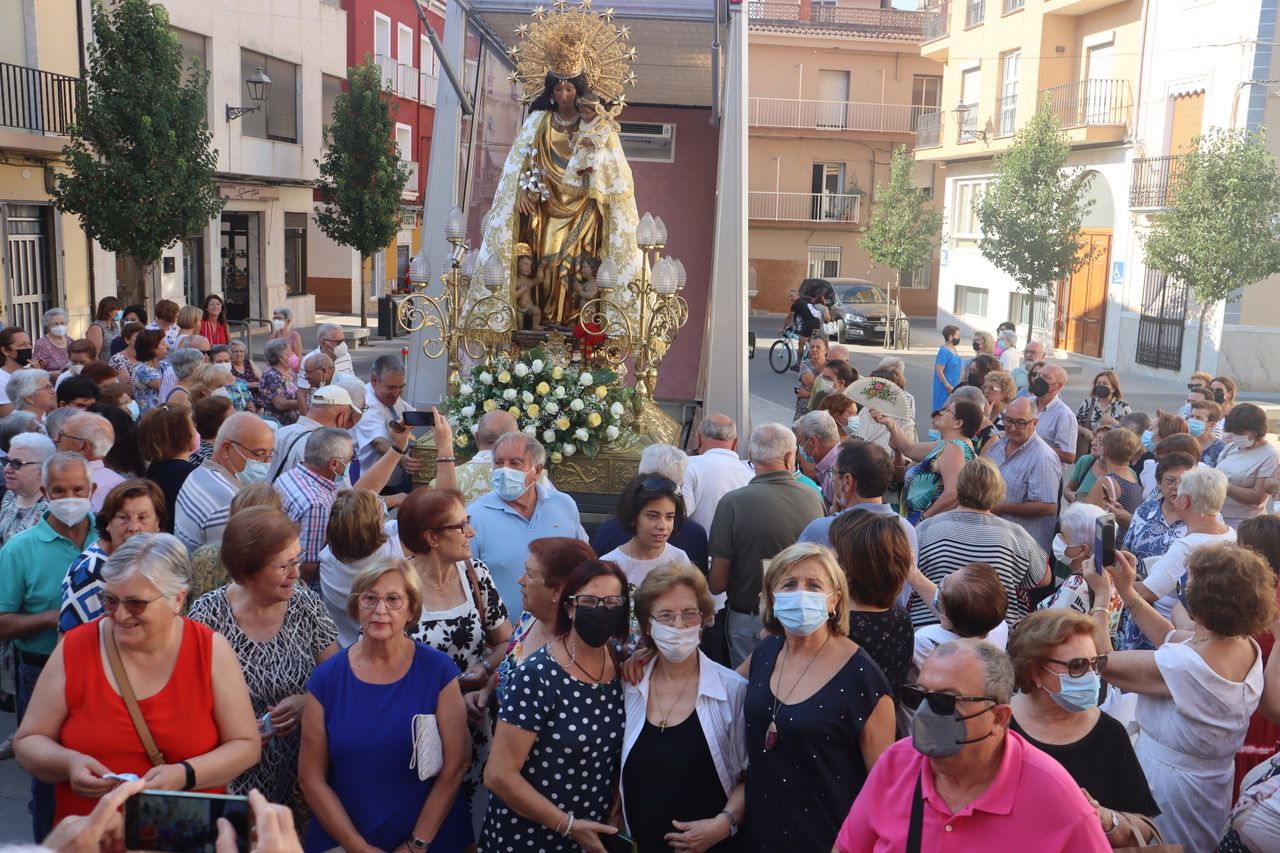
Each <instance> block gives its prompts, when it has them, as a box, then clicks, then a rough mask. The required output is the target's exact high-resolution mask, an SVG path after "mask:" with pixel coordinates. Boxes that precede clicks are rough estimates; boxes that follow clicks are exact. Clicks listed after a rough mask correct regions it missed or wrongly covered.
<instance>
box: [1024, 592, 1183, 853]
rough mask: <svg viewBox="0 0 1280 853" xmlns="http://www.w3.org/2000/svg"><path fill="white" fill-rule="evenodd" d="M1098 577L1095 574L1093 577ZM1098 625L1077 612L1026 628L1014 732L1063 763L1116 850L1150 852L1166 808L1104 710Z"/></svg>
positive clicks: (1029, 621) (1045, 617) (1037, 617)
mask: <svg viewBox="0 0 1280 853" xmlns="http://www.w3.org/2000/svg"><path fill="white" fill-rule="evenodd" d="M1089 571H1092V568H1090V569H1089ZM1095 630H1096V625H1095V624H1094V621H1093V620H1092V619H1090V618H1089V617H1088V616H1086V615H1084V614H1083V613H1078V612H1076V611H1074V610H1065V609H1056V610H1040V611H1037V612H1035V613H1032V614H1031V615H1030V616H1028V617H1027V618H1026V619H1023V620H1022V621H1021V622H1019V623H1018V628H1017V630H1016V631H1014V632H1013V635H1012V636H1011V637H1010V639H1009V657H1010V658H1012V660H1013V671H1014V673H1015V679H1016V682H1017V685H1018V692H1017V693H1015V694H1014V696H1013V701H1012V702H1011V705H1012V706H1013V719H1012V720H1011V721H1010V723H1009V728H1010V730H1012V731H1015V732H1017V733H1018V734H1020V735H1022V736H1023V737H1024V738H1025V739H1026V740H1027V741H1028V742H1029V743H1030V744H1031V745H1032V746H1034V747H1036V748H1038V749H1041V750H1043V751H1045V752H1047V753H1048V754H1049V755H1051V756H1052V757H1053V758H1055V759H1057V761H1058V763H1059V764H1061V765H1062V766H1063V767H1064V768H1066V770H1067V772H1068V773H1070V774H1071V778H1072V779H1075V780H1076V784H1078V785H1079V786H1080V787H1081V788H1082V789H1084V792H1085V796H1086V797H1087V798H1088V799H1089V801H1090V803H1091V804H1092V805H1093V806H1094V808H1095V809H1097V811H1098V820H1099V821H1101V824H1102V831H1103V833H1104V834H1105V835H1106V836H1107V840H1108V841H1110V842H1111V846H1112V847H1136V846H1139V845H1145V844H1146V843H1147V842H1148V841H1150V840H1151V839H1152V837H1153V836H1154V835H1155V827H1154V825H1153V824H1152V823H1151V819H1152V818H1154V817H1155V816H1156V815H1158V814H1160V808H1159V806H1157V805H1156V801H1155V800H1154V799H1152V797H1151V789H1150V788H1148V787H1147V777H1146V775H1145V774H1144V773H1143V772H1142V766H1141V765H1140V764H1139V763H1138V758H1137V756H1136V755H1134V753H1133V744H1132V743H1130V741H1129V734H1128V732H1126V731H1125V728H1124V726H1123V725H1122V724H1121V723H1120V722H1119V721H1117V720H1116V719H1115V718H1113V717H1111V716H1108V715H1107V714H1104V713H1102V712H1101V711H1099V710H1098V694H1099V690H1100V688H1101V686H1102V680H1101V678H1100V674H1101V673H1102V672H1103V671H1104V669H1105V667H1106V664H1107V656H1106V655H1100V654H1098V647H1097V645H1096V644H1095V643H1094V640H1093V635H1094V632H1095Z"/></svg>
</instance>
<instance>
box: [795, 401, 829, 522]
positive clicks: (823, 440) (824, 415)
mask: <svg viewBox="0 0 1280 853" xmlns="http://www.w3.org/2000/svg"><path fill="white" fill-rule="evenodd" d="M791 428H792V429H793V430H794V431H795V434H796V448H797V449H798V450H799V451H800V470H801V471H803V472H804V474H805V476H807V477H811V478H812V479H813V480H814V482H816V483H817V484H818V485H819V486H820V487H821V488H822V499H823V500H824V501H825V502H826V504H827V506H831V505H832V504H833V503H835V488H834V487H833V485H832V483H831V468H832V466H833V465H835V464H836V454H838V453H839V452H840V427H838V426H837V425H836V421H835V418H833V417H831V414H830V413H829V412H809V413H808V414H806V415H804V416H803V417H801V418H800V420H798V421H796V422H795V423H794V424H793V425H792V427H791Z"/></svg>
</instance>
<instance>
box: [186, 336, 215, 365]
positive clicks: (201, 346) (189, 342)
mask: <svg viewBox="0 0 1280 853" xmlns="http://www.w3.org/2000/svg"><path fill="white" fill-rule="evenodd" d="M178 349H194V350H199V351H200V352H201V353H203V354H204V360H205V361H208V360H209V350H211V349H213V344H211V343H209V339H208V338H206V337H205V336H204V335H187V338H186V340H184V341H183V342H182V343H181V345H179V347H178Z"/></svg>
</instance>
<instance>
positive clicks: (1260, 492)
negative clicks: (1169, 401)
mask: <svg viewBox="0 0 1280 853" xmlns="http://www.w3.org/2000/svg"><path fill="white" fill-rule="evenodd" d="M1214 381H1217V380H1214ZM1223 408H1226V407H1225V406H1224V407H1223ZM1223 428H1224V430H1225V432H1224V433H1223V436H1222V437H1223V438H1224V439H1226V440H1227V442H1228V444H1227V446H1226V448H1224V449H1223V451H1222V452H1221V453H1220V454H1218V461H1217V462H1216V463H1215V464H1214V466H1213V467H1214V468H1216V469H1217V470H1219V471H1221V472H1222V473H1223V474H1225V475H1226V476H1227V483H1228V485H1227V499H1226V501H1225V502H1224V503H1223V505H1222V519H1223V521H1225V522H1226V523H1227V524H1229V525H1231V526H1232V527H1238V526H1239V525H1240V522H1242V521H1244V520H1245V519H1246V518H1253V517H1254V516H1257V515H1261V514H1262V512H1263V504H1264V503H1266V500H1267V479H1268V478H1269V477H1271V476H1273V475H1274V474H1275V473H1276V469H1277V462H1278V461H1280V455H1278V454H1277V452H1276V448H1275V446H1274V445H1272V444H1271V443H1270V442H1268V441H1267V433H1268V432H1269V430H1268V428H1267V413H1266V412H1264V411H1263V410H1262V409H1261V408H1259V407H1258V406H1255V405H1254V404H1253V403H1239V404H1237V405H1236V406H1235V407H1234V408H1233V409H1232V410H1231V413H1230V414H1228V415H1227V417H1226V420H1225V421H1224V422H1223Z"/></svg>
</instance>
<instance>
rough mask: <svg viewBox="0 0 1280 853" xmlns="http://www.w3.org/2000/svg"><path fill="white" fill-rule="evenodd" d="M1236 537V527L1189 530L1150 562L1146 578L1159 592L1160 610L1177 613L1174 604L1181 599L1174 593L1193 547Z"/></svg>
mask: <svg viewBox="0 0 1280 853" xmlns="http://www.w3.org/2000/svg"><path fill="white" fill-rule="evenodd" d="M1235 541H1236V531H1235V529H1234V528H1230V527H1228V528H1227V532H1226V533H1188V534H1187V535H1186V536H1183V537H1182V538H1181V539H1175V540H1173V544H1172V545H1170V546H1169V550H1168V551H1166V552H1165V553H1164V555H1163V556H1162V557H1160V558H1159V559H1157V560H1155V561H1153V562H1152V563H1150V564H1149V565H1148V566H1147V578H1146V580H1144V581H1143V582H1142V583H1143V584H1144V585H1145V586H1146V588H1147V589H1148V590H1150V591H1151V592H1152V593H1154V594H1155V595H1157V596H1159V600H1158V601H1156V604H1155V608H1156V610H1159V611H1160V612H1161V613H1162V614H1163V615H1164V616H1165V617H1166V618H1168V617H1169V616H1170V615H1171V614H1172V613H1173V605H1174V604H1176V603H1177V601H1178V597H1177V596H1176V595H1174V594H1173V593H1174V590H1176V589H1177V588H1178V581H1180V580H1182V576H1183V575H1185V574H1186V573H1187V560H1188V559H1190V557H1191V552H1192V551H1195V550H1196V549H1197V548H1199V547H1200V546H1202V545H1213V544H1215V543H1221V542H1235Z"/></svg>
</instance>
